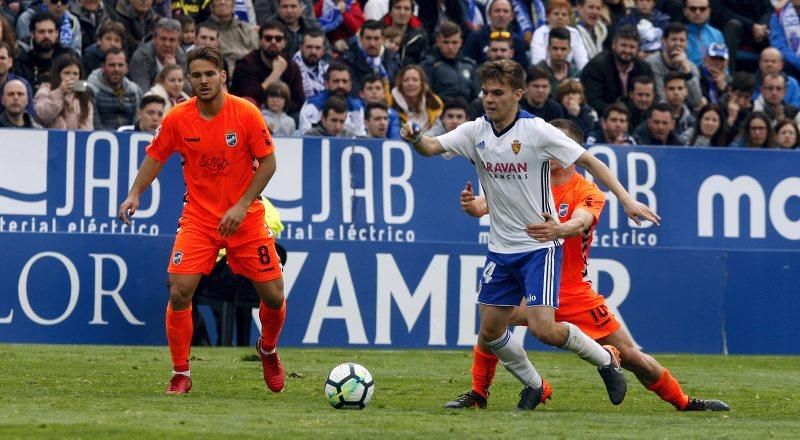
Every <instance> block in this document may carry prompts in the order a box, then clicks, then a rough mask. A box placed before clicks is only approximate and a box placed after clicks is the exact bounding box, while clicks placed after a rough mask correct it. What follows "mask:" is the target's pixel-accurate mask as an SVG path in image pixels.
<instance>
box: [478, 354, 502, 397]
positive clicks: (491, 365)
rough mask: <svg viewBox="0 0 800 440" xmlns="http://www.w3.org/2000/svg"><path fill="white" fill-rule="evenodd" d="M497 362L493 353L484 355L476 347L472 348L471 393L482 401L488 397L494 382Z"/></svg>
mask: <svg viewBox="0 0 800 440" xmlns="http://www.w3.org/2000/svg"><path fill="white" fill-rule="evenodd" d="M497 362H498V359H497V356H495V355H494V353H485V352H483V351H481V349H480V348H478V346H477V345H476V346H474V347H472V391H475V392H476V393H478V394H480V395H481V396H483V398H484V399H485V398H487V397H489V387H490V386H492V380H494V372H495V370H497Z"/></svg>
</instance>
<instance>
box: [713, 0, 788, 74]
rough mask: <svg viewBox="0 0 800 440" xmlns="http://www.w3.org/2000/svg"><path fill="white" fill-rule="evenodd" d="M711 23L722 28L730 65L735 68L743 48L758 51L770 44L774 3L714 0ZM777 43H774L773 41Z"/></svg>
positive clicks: (761, 0) (747, 0)
mask: <svg viewBox="0 0 800 440" xmlns="http://www.w3.org/2000/svg"><path fill="white" fill-rule="evenodd" d="M711 8H712V9H713V10H714V13H713V14H712V15H711V24H712V25H714V26H715V27H716V28H717V29H721V30H722V34H723V36H724V37H725V44H726V46H728V48H729V49H730V51H731V52H730V60H731V68H732V69H734V70H735V69H736V52H737V51H738V50H739V48H740V47H743V48H747V50H749V51H753V52H756V53H758V52H759V51H760V50H761V49H763V48H765V47H766V46H767V45H768V44H769V40H770V33H771V31H770V28H769V27H768V24H769V23H770V17H771V16H772V4H770V1H769V0H711ZM773 45H774V43H773Z"/></svg>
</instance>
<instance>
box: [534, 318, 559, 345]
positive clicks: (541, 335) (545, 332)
mask: <svg viewBox="0 0 800 440" xmlns="http://www.w3.org/2000/svg"><path fill="white" fill-rule="evenodd" d="M555 324H556V323H555V322H554V323H552V325H550V324H549V323H541V324H540V323H537V324H536V325H530V324H529V325H528V328H529V329H530V332H531V334H532V335H533V336H534V337H535V338H536V339H538V340H540V341H541V342H543V343H545V344H547V345H551V346H554V347H560V346H562V345H564V336H563V335H562V334H561V333H559V331H558V327H557V326H556V325H555Z"/></svg>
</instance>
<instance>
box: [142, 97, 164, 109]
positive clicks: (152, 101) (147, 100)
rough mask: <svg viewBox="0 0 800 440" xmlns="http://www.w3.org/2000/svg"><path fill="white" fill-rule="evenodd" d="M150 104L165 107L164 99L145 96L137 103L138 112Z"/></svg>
mask: <svg viewBox="0 0 800 440" xmlns="http://www.w3.org/2000/svg"><path fill="white" fill-rule="evenodd" d="M150 104H161V105H163V106H164V107H166V106H167V101H165V100H164V98H162V97H160V96H158V95H145V96H143V97H142V99H141V100H140V101H139V110H144V108H145V107H147V106H148V105H150Z"/></svg>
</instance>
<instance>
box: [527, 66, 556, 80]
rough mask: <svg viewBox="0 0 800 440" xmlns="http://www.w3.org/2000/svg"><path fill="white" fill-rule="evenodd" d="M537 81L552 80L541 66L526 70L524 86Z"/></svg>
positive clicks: (547, 71) (548, 72)
mask: <svg viewBox="0 0 800 440" xmlns="http://www.w3.org/2000/svg"><path fill="white" fill-rule="evenodd" d="M537 79H546V80H548V81H551V80H552V79H553V75H552V74H551V73H550V71H549V70H547V69H545V68H544V67H541V66H533V67H531V68H530V69H528V75H527V79H526V80H525V84H530V83H532V82H533V81H536V80H537Z"/></svg>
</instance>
